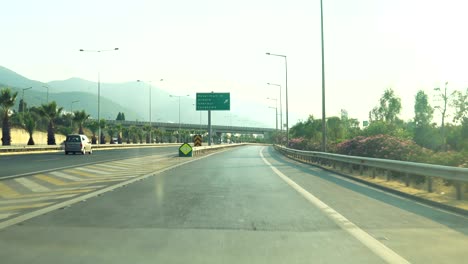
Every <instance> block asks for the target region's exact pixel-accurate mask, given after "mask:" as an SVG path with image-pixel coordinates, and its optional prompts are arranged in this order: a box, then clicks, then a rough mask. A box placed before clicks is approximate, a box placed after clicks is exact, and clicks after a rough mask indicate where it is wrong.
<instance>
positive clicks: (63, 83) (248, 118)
mask: <svg viewBox="0 0 468 264" xmlns="http://www.w3.org/2000/svg"><path fill="white" fill-rule="evenodd" d="M0 87H10V88H11V89H12V90H13V91H18V100H16V106H15V108H16V109H17V107H18V105H19V101H20V99H21V98H22V97H23V92H24V101H25V102H26V103H27V106H28V107H30V106H39V105H41V104H43V103H46V102H47V100H48V101H49V102H50V101H56V102H57V104H58V105H59V106H62V107H63V108H64V110H65V111H68V112H69V111H71V110H73V111H76V110H81V109H84V110H85V111H86V112H87V113H89V114H90V115H91V117H92V118H97V105H98V97H97V94H98V88H97V87H98V84H97V83H96V82H93V81H88V80H84V79H80V78H70V79H67V80H58V81H51V82H47V83H43V82H39V81H35V80H30V79H28V78H26V77H24V76H22V75H20V74H18V73H16V72H14V71H12V70H10V69H7V68H5V67H2V66H0ZM29 87H32V89H28V90H25V91H23V89H25V88H29ZM45 87H48V89H46V88H45ZM148 88H149V86H148V84H146V83H138V82H136V81H134V82H124V83H101V84H100V93H101V98H100V109H101V111H100V117H101V118H105V119H116V117H117V114H118V113H119V112H123V113H125V118H126V120H136V121H148V120H149V89H148ZM47 91H48V98H47ZM151 93H152V96H151V97H152V101H151V104H152V107H151V108H152V112H151V116H152V117H151V120H152V121H153V122H174V123H177V122H179V101H178V98H174V97H170V96H169V95H170V94H169V93H168V92H167V91H165V90H163V89H160V88H158V87H155V86H152V88H151ZM231 99H232V96H231ZM76 101H78V102H76ZM72 102H74V103H72ZM180 106H181V107H180V109H181V110H180V119H181V120H180V121H181V123H191V124H198V123H200V120H201V123H203V124H206V123H207V112H205V111H203V112H202V113H200V112H198V111H196V110H195V98H194V95H191V96H190V97H181V98H180ZM233 106H234V107H235V109H234V108H233ZM236 106H237V107H236ZM252 113H255V115H254V116H253V115H252ZM273 118H274V114H273V115H272V111H271V109H266V107H264V106H258V105H255V104H251V103H246V102H242V101H237V102H235V104H232V103H231V111H212V122H213V124H216V125H234V126H261V127H274V120H273ZM271 120H273V121H271Z"/></svg>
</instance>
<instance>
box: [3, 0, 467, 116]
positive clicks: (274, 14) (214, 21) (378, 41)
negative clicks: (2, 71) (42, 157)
mask: <svg viewBox="0 0 468 264" xmlns="http://www.w3.org/2000/svg"><path fill="white" fill-rule="evenodd" d="M0 3H1V4H0V9H1V10H2V15H1V16H0V23H1V25H2V26H1V27H0V33H1V34H0V36H1V43H2V48H1V49H0V65H2V66H4V67H7V68H10V69H12V70H14V71H16V72H18V73H20V74H22V75H25V76H26V77H28V78H31V79H35V80H39V81H43V82H47V81H51V80H60V79H67V78H70V77H80V78H84V79H88V80H93V81H94V80H96V78H97V72H98V71H100V72H101V78H102V80H103V81H104V82H124V81H131V80H136V79H143V80H159V79H161V78H164V80H165V81H164V82H163V84H162V85H161V86H160V88H162V89H165V90H168V91H170V92H172V93H175V94H186V93H191V94H193V95H194V94H195V93H196V92H209V91H219V92H231V97H232V100H235V99H236V98H248V99H249V101H250V102H251V103H257V104H265V107H267V105H268V104H271V103H269V101H268V100H266V97H274V96H278V95H279V92H278V89H277V88H276V87H274V86H268V85H266V83H267V82H271V83H278V84H283V87H284V79H285V78H284V77H285V76H284V75H285V74H284V60H283V59H282V58H280V57H273V56H267V55H265V52H271V53H277V54H284V55H287V56H288V89H289V106H290V111H291V112H295V113H296V115H297V116H298V117H299V118H304V119H305V118H306V117H307V116H308V115H309V114H313V115H314V116H316V117H320V116H321V49H320V1H319V0H316V1H312V0H287V1H286V0H284V1H276V0H268V1H263V0H236V1H223V0H197V1H188V0H183V1H182V0H167V1H150V0H148V1H143V0H132V1H128V0H125V1H123V0H122V1H118V0H112V1H107V0H81V1H64V0H41V1H33V0H29V1H25V0H15V1H6V0H1V2H0ZM467 10H468V4H467V1H466V0H444V1H440V0H438V1H433V0H352V1H350V0H329V1H328V0H324V24H325V27H324V31H325V33H324V34H325V64H326V89H327V116H332V115H339V113H340V109H346V110H348V112H349V115H350V116H351V117H356V118H358V119H360V121H362V120H367V116H368V112H369V111H370V110H371V109H372V107H374V106H375V105H377V103H378V99H379V98H380V96H381V94H382V93H383V92H384V90H385V89H386V88H393V89H394V90H395V92H396V94H397V95H399V96H400V97H401V98H402V104H403V112H402V115H401V117H402V118H404V119H409V118H412V117H413V103H414V96H415V94H416V92H417V91H418V90H419V89H423V90H425V91H426V92H428V93H432V89H433V88H434V87H437V86H440V85H443V84H444V83H445V82H446V81H448V82H449V88H450V90H451V91H453V90H454V89H457V90H464V89H465V88H466V87H467V86H468V69H467V66H468V65H467V64H468V51H467V50H468V35H467V32H466V28H467V26H468V16H467V15H466V11H467ZM115 47H118V48H119V49H120V50H119V51H117V52H106V53H100V54H97V53H83V52H79V51H78V50H79V49H94V50H96V49H113V48H115ZM283 91H284V89H283ZM431 98H432V96H431ZM283 99H284V96H283ZM283 106H284V104H283ZM293 121H294V120H291V122H293ZM290 125H292V124H290Z"/></svg>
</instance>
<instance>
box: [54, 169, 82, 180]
mask: <svg viewBox="0 0 468 264" xmlns="http://www.w3.org/2000/svg"><path fill="white" fill-rule="evenodd" d="M50 175H53V176H56V177H59V178H63V179H67V180H70V181H82V180H83V179H82V178H78V177H75V176H72V175H69V174H66V173H63V172H60V171H53V172H51V173H50Z"/></svg>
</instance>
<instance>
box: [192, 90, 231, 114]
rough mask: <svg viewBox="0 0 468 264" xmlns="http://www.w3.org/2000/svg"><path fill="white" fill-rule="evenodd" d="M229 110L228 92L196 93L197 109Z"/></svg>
mask: <svg viewBox="0 0 468 264" xmlns="http://www.w3.org/2000/svg"><path fill="white" fill-rule="evenodd" d="M207 110H231V95H230V94H229V93H197V111H207Z"/></svg>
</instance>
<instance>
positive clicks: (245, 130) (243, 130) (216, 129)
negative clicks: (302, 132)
mask: <svg viewBox="0 0 468 264" xmlns="http://www.w3.org/2000/svg"><path fill="white" fill-rule="evenodd" d="M106 123H107V124H118V123H120V124H122V125H123V126H144V125H148V124H149V122H144V121H117V120H106ZM151 124H152V126H153V127H154V128H159V129H163V130H166V131H168V130H169V131H176V130H178V129H179V123H164V122H151ZM180 129H183V130H192V131H193V130H200V129H201V130H204V131H208V125H206V124H202V125H201V126H200V124H185V123H181V124H180ZM211 129H212V131H213V133H238V134H265V133H267V132H274V131H276V129H274V128H263V127H243V126H217V125H212V126H211Z"/></svg>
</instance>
